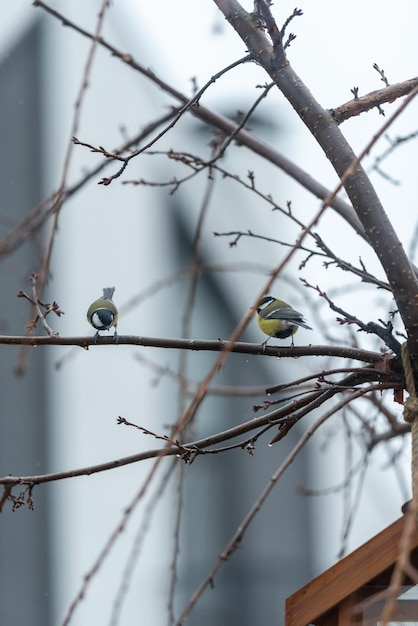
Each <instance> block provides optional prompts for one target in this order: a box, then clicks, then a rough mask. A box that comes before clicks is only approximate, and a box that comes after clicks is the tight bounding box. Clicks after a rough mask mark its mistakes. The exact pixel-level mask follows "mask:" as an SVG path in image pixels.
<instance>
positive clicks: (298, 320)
mask: <svg viewBox="0 0 418 626" xmlns="http://www.w3.org/2000/svg"><path fill="white" fill-rule="evenodd" d="M268 308H269V307H266V308H265V309H264V310H263V311H260V316H261V317H262V318H263V319H266V320H284V321H286V322H289V323H291V324H296V325H297V326H303V328H308V329H309V330H312V328H311V327H310V326H308V325H307V324H306V322H305V320H304V319H303V315H302V313H299V311H295V309H292V308H291V307H282V308H281V309H273V310H270V311H269V310H268Z"/></svg>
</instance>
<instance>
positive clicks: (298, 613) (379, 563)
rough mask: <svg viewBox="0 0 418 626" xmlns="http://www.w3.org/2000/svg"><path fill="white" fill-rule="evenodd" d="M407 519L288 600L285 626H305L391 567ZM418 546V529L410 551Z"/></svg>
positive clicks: (397, 551)
mask: <svg viewBox="0 0 418 626" xmlns="http://www.w3.org/2000/svg"><path fill="white" fill-rule="evenodd" d="M404 520H405V517H404V516H403V517H400V518H399V519H398V520H396V521H395V522H393V524H391V525H390V526H388V527H387V528H385V529H384V530H382V531H381V532H380V533H378V534H377V535H375V536H374V537H372V538H371V539H369V540H368V541H367V542H366V543H364V544H363V545H361V546H360V547H359V548H357V549H356V550H354V552H351V553H350V554H348V555H347V556H346V557H344V558H343V559H341V561H338V563H335V565H332V566H331V567H330V568H329V569H327V570H326V571H325V572H323V573H322V574H320V575H319V576H317V577H316V578H314V579H313V580H311V581H310V582H309V583H307V584H306V585H304V586H303V587H301V588H300V589H298V590H297V591H296V592H295V593H293V594H292V595H291V596H289V597H288V598H287V600H286V621H285V624H286V626H305V625H308V624H311V623H312V622H314V621H315V619H316V618H318V617H319V616H321V615H323V614H324V613H326V612H327V611H329V610H330V609H331V608H332V607H333V606H335V605H336V604H338V603H339V602H341V601H342V600H343V599H344V598H346V597H348V596H349V595H351V594H352V593H353V592H354V591H355V590H357V589H359V588H360V587H362V586H364V585H365V584H366V583H367V582H368V581H370V580H372V579H373V578H374V577H375V576H377V575H378V574H379V573H381V572H383V571H384V570H385V569H387V568H389V567H391V566H392V565H394V563H395V562H396V560H397V558H398V555H399V541H400V538H401V536H402V530H403V527H404ZM416 547H418V529H417V530H416V531H415V534H414V538H413V541H412V545H411V549H414V548H416Z"/></svg>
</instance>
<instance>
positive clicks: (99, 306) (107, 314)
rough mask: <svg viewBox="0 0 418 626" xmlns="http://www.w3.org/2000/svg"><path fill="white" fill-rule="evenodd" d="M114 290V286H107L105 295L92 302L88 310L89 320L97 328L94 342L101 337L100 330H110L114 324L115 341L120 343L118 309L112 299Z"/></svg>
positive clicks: (104, 290)
mask: <svg viewBox="0 0 418 626" xmlns="http://www.w3.org/2000/svg"><path fill="white" fill-rule="evenodd" d="M114 291H115V288H114V287H105V288H104V289H103V295H102V296H101V297H100V298H97V300H95V301H94V302H92V304H90V306H89V309H88V311H87V321H88V322H89V323H90V324H91V325H92V326H93V328H95V329H96V334H95V335H94V343H97V339H98V338H99V337H100V335H99V330H110V328H112V326H114V328H115V332H114V334H113V342H114V343H118V333H117V329H116V327H117V325H118V310H117V308H116V306H115V303H114V302H113V300H112V297H113V293H114Z"/></svg>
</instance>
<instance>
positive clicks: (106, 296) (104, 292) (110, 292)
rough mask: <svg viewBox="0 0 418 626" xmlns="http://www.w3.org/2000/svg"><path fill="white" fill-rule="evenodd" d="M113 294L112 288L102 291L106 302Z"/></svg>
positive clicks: (113, 289)
mask: <svg viewBox="0 0 418 626" xmlns="http://www.w3.org/2000/svg"><path fill="white" fill-rule="evenodd" d="M114 292H115V288H114V287H104V289H103V298H106V299H107V300H111V299H112V297H113V294H114Z"/></svg>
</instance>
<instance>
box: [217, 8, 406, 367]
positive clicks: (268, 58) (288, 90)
mask: <svg viewBox="0 0 418 626" xmlns="http://www.w3.org/2000/svg"><path fill="white" fill-rule="evenodd" d="M214 2H215V3H216V5H217V6H218V8H219V9H220V10H221V11H222V13H223V14H224V15H225V17H226V19H227V20H228V21H229V22H230V24H231V25H232V26H233V28H234V29H235V30H236V31H237V33H238V34H239V36H240V37H241V39H242V40H243V41H244V43H245V45H246V47H247V49H248V51H249V52H250V53H251V54H252V55H253V56H254V59H255V60H256V61H257V63H259V64H260V65H261V66H262V67H263V68H264V69H265V71H266V72H267V73H268V74H269V76H270V77H271V78H272V79H273V80H274V82H275V83H276V85H277V87H278V88H279V89H280V91H281V92H282V93H283V95H284V96H285V97H286V98H287V100H288V101H289V102H290V104H291V105H292V107H293V108H294V109H295V111H296V112H297V114H298V115H299V117H300V118H301V120H302V121H303V122H304V124H305V125H306V126H307V127H308V129H309V130H310V131H311V133H312V134H313V135H314V137H315V138H316V140H317V141H318V143H319V144H320V146H321V147H322V149H323V151H324V153H325V155H326V157H327V158H328V159H329V160H330V162H331V164H332V165H333V167H334V169H335V171H336V173H337V174H338V176H339V177H340V179H341V180H343V181H344V188H345V190H346V192H347V194H348V196H349V198H350V200H351V202H352V205H353V207H354V209H355V211H356V213H357V216H358V217H359V219H360V221H361V222H362V224H363V227H364V229H365V232H366V235H367V238H368V240H369V242H370V244H371V246H372V247H373V249H374V251H375V252H376V254H377V256H378V258H379V260H380V262H381V264H382V266H383V268H384V270H385V272H386V276H387V278H388V280H389V283H390V285H391V287H392V289H393V293H394V297H395V300H396V303H397V306H398V309H399V312H400V314H401V317H402V319H403V322H404V324H405V328H406V330H407V332H408V338H409V340H408V344H409V349H410V354H411V356H412V355H413V358H414V357H415V358H414V360H418V322H417V320H418V314H417V311H418V282H417V279H416V277H415V275H414V272H413V269H412V267H411V264H410V263H409V260H408V258H407V256H406V254H405V252H404V250H403V248H402V245H401V242H400V241H399V239H398V237H397V235H396V232H395V230H394V229H393V227H392V224H391V222H390V221H389V219H388V217H387V215H386V213H385V211H384V209H383V206H382V204H381V202H380V200H379V198H378V196H377V194H376V191H375V189H374V187H373V185H372V184H371V182H370V180H369V178H368V176H367V175H366V173H365V171H364V169H363V168H362V166H361V165H360V163H358V162H356V155H355V154H354V152H353V150H352V149H351V147H350V145H349V144H348V142H347V141H346V139H345V137H344V136H343V134H342V133H341V131H340V129H339V127H338V124H337V123H336V122H335V120H334V119H333V117H332V115H331V113H330V112H329V111H327V110H326V109H324V108H323V107H322V106H321V105H320V104H319V103H318V102H317V101H316V100H315V98H314V96H313V95H312V94H311V92H310V91H309V89H308V88H307V87H306V85H305V84H304V82H303V81H302V80H301V79H300V78H299V76H298V75H297V74H296V72H295V71H294V70H293V68H292V67H291V66H290V63H289V61H288V60H287V58H286V55H285V52H284V49H283V46H282V45H281V44H280V42H277V41H275V45H274V46H273V45H272V43H270V40H269V39H268V38H267V36H266V35H265V32H264V29H263V28H261V27H260V19H259V15H260V14H261V15H262V14H263V13H267V12H269V11H270V9H269V6H268V4H267V2H265V0H259V1H258V2H257V5H258V8H259V9H260V11H259V13H258V16H257V17H254V16H253V14H251V13H248V12H246V11H245V10H244V9H243V8H242V6H241V5H240V3H239V2H238V1H237V0H214Z"/></svg>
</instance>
